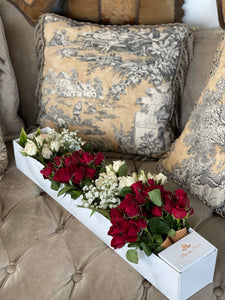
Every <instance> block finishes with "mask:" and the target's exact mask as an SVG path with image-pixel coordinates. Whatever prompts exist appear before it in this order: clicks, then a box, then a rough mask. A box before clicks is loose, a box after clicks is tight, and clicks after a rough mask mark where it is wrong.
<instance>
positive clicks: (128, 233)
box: [122, 219, 141, 243]
mask: <svg viewBox="0 0 225 300" xmlns="http://www.w3.org/2000/svg"><path fill="white" fill-rule="evenodd" d="M140 230H141V228H140V226H139V224H138V223H137V222H136V221H135V220H133V219H131V220H126V221H125V222H124V223H123V226H122V232H123V233H124V234H125V237H126V241H127V242H128V243H133V242H136V240H137V238H138V233H139V232H140Z"/></svg>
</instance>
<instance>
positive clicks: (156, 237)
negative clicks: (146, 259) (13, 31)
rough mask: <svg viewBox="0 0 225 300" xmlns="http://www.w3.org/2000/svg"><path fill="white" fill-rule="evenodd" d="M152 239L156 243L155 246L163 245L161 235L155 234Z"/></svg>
mask: <svg viewBox="0 0 225 300" xmlns="http://www.w3.org/2000/svg"><path fill="white" fill-rule="evenodd" d="M153 237H154V239H155V241H156V243H157V244H159V245H161V244H162V243H163V238H162V235H161V234H157V233H155V234H154V235H153Z"/></svg>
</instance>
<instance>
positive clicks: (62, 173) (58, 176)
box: [53, 167, 72, 183]
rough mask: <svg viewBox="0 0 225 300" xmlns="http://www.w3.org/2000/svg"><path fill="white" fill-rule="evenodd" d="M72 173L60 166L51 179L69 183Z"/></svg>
mask: <svg viewBox="0 0 225 300" xmlns="http://www.w3.org/2000/svg"><path fill="white" fill-rule="evenodd" d="M71 177H72V174H71V173H69V172H68V169H67V168H65V167H62V168H60V169H58V170H57V171H56V173H55V175H54V177H53V181H57V182H59V183H69V180H70V179H71Z"/></svg>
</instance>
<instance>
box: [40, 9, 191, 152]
mask: <svg viewBox="0 0 225 300" xmlns="http://www.w3.org/2000/svg"><path fill="white" fill-rule="evenodd" d="M36 45H37V53H38V60H39V68H40V71H39V88H38V97H39V100H40V106H41V111H40V124H41V126H42V127H44V126H50V127H57V126H58V127H66V128H69V129H71V130H78V131H79V134H80V136H81V137H82V138H83V139H84V140H86V141H87V142H89V143H91V144H92V146H93V147H94V148H95V149H98V150H101V151H114V152H123V153H131V154H138V155H144V156H148V157H156V156H159V155H160V154H161V153H163V152H165V151H167V150H168V149H169V147H170V145H171V143H172V142H173V141H174V136H175V132H176V126H177V124H176V119H177V116H176V112H177V111H176V108H177V103H178V101H179V98H180V95H181V92H182V88H183V84H184V79H185V75H186V72H187V68H188V64H189V62H190V59H191V49H192V34H191V33H190V31H189V29H188V27H187V26H185V25H182V24H171V25H162V26H140V27H137V26H130V25H121V26H115V25H108V26H104V25H96V24H89V23H78V22H76V21H74V20H71V19H66V18H64V17H60V16H56V15H54V14H46V15H44V16H43V17H42V18H41V19H40V21H39V23H38V25H37V27H36Z"/></svg>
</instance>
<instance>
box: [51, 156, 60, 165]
mask: <svg viewBox="0 0 225 300" xmlns="http://www.w3.org/2000/svg"><path fill="white" fill-rule="evenodd" d="M53 162H54V164H55V165H56V166H57V167H59V166H60V165H61V164H62V158H61V157H60V156H56V157H54V158H53Z"/></svg>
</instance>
